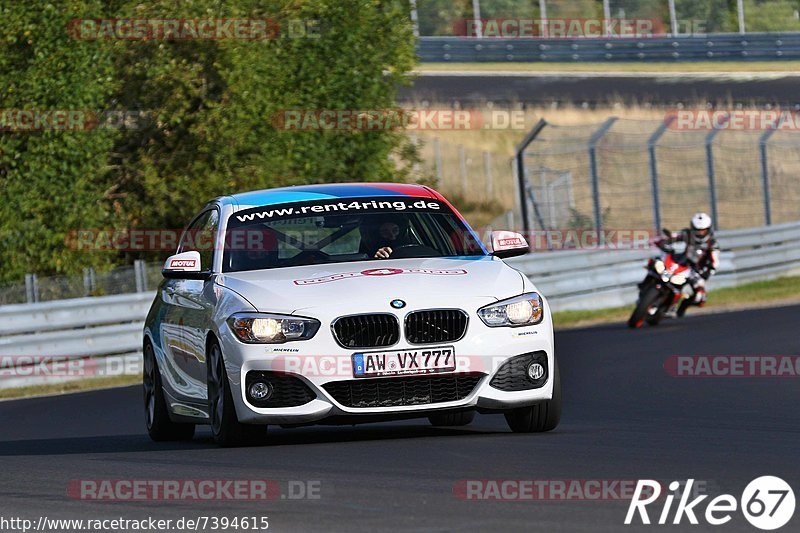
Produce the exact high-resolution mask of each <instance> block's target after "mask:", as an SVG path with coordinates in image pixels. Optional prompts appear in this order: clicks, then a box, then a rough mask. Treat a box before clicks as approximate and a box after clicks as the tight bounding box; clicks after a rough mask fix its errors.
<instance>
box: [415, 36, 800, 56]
mask: <svg viewBox="0 0 800 533" xmlns="http://www.w3.org/2000/svg"><path fill="white" fill-rule="evenodd" d="M417 54H418V56H419V58H420V61H422V62H448V61H452V62H473V61H476V62H480V61H493V62H515V61H539V62H548V61H551V62H581V61H593V62H603V61H608V62H613V61H708V60H719V61H725V60H736V61H767V60H787V59H798V58H800V32H784V33H747V34H745V35H741V34H738V33H710V34H707V35H697V36H680V37H647V38H619V37H617V38H575V39H538V38H531V39H501V38H491V37H489V38H483V39H477V38H474V37H420V38H419V41H418V44H417Z"/></svg>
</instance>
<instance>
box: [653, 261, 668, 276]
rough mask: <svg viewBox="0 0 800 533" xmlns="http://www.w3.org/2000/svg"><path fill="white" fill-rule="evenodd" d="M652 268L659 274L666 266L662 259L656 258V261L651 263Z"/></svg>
mask: <svg viewBox="0 0 800 533" xmlns="http://www.w3.org/2000/svg"><path fill="white" fill-rule="evenodd" d="M653 268H654V269H656V273H658V274H661V273H662V272H664V269H665V268H666V267H665V266H664V261H662V260H661V259H657V260H656V262H655V263H653Z"/></svg>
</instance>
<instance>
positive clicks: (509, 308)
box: [478, 292, 544, 328]
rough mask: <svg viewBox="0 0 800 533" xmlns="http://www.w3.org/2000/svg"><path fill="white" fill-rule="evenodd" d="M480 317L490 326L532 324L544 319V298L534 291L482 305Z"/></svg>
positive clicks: (479, 312)
mask: <svg viewBox="0 0 800 533" xmlns="http://www.w3.org/2000/svg"><path fill="white" fill-rule="evenodd" d="M478 317H479V318H480V319H481V321H483V323H484V324H486V325H487V326H489V327H490V328H497V327H502V326H510V327H515V326H532V325H534V324H538V323H540V322H541V321H542V319H543V318H544V308H543V306H542V299H541V298H540V297H539V295H538V294H536V293H535V292H532V293H528V294H523V295H520V296H516V297H514V298H511V299H509V300H504V301H502V302H498V303H495V304H491V305H487V306H486V307H481V308H480V309H478Z"/></svg>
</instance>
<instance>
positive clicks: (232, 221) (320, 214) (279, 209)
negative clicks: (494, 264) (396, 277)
mask: <svg viewBox="0 0 800 533" xmlns="http://www.w3.org/2000/svg"><path fill="white" fill-rule="evenodd" d="M226 234H227V236H226V243H225V250H224V254H223V271H224V272H237V271H245V270H259V269H266V268H282V267H292V266H303V265H313V264H323V263H343V262H351V261H366V260H370V259H372V258H373V257H374V256H375V254H376V252H377V250H379V249H382V248H390V249H391V250H392V254H391V255H390V259H393V258H410V257H420V258H422V257H452V256H471V255H486V250H485V249H484V248H483V246H482V245H481V244H480V242H478V240H477V237H476V236H475V234H474V233H473V232H472V231H471V230H470V229H469V227H468V226H467V225H466V224H465V223H464V221H463V220H462V219H461V218H460V217H458V216H457V215H456V214H455V213H454V212H453V211H452V210H451V209H450V208H449V207H448V206H447V204H445V203H443V202H439V201H438V200H432V199H420V198H413V197H412V198H409V199H406V200H398V199H397V198H396V197H395V198H390V199H384V198H376V199H363V200H362V199H358V200H357V201H356V200H355V199H353V200H345V201H342V200H341V199H337V200H329V201H315V202H303V203H300V202H298V203H293V204H280V205H276V206H265V207H259V208H253V209H248V210H245V211H241V212H239V213H235V214H234V215H232V216H231V217H230V218H229V219H228V226H227V231H226ZM234 243H239V246H234V245H233V244H234ZM244 243H247V245H245V246H242V244H244Z"/></svg>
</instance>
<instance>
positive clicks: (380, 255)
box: [375, 246, 392, 259]
mask: <svg viewBox="0 0 800 533" xmlns="http://www.w3.org/2000/svg"><path fill="white" fill-rule="evenodd" d="M390 255H392V249H391V248H390V247H388V246H384V247H383V248H378V251H377V252H375V259H389V256H390Z"/></svg>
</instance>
